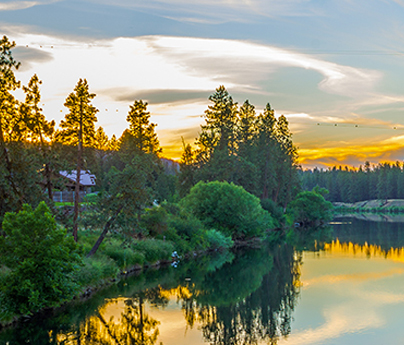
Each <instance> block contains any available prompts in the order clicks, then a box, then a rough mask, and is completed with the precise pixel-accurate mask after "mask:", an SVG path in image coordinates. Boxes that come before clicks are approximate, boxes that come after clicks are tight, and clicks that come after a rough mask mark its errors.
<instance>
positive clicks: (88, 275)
mask: <svg viewBox="0 0 404 345" xmlns="http://www.w3.org/2000/svg"><path fill="white" fill-rule="evenodd" d="M118 273H119V268H118V265H117V263H116V262H115V261H114V260H113V259H111V258H110V257H108V256H105V255H94V256H92V257H91V258H85V259H84V265H83V266H82V267H80V268H79V269H78V270H77V271H76V272H75V273H74V275H73V277H74V279H75V280H76V281H77V282H78V283H79V284H80V286H81V287H98V286H101V285H103V284H105V282H106V281H108V280H110V279H111V278H116V276H117V275H118Z"/></svg>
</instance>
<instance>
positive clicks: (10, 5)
mask: <svg viewBox="0 0 404 345" xmlns="http://www.w3.org/2000/svg"><path fill="white" fill-rule="evenodd" d="M56 1H60V0H48V1H6V2H1V3H0V11H17V10H25V9H27V8H30V7H34V6H38V5H44V4H49V3H53V2H56Z"/></svg>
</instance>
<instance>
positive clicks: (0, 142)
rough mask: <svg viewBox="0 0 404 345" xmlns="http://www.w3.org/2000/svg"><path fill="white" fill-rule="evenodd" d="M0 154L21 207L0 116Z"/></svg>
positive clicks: (20, 197) (20, 198)
mask: <svg viewBox="0 0 404 345" xmlns="http://www.w3.org/2000/svg"><path fill="white" fill-rule="evenodd" d="M0 156H3V157H4V162H5V164H6V169H7V172H8V174H7V176H6V178H7V180H8V181H9V182H10V184H11V188H12V189H13V191H14V193H15V195H16V197H18V205H19V207H20V208H21V207H22V204H23V200H22V198H23V196H22V194H21V193H20V191H19V190H18V188H17V186H16V185H15V183H14V180H13V177H12V176H13V172H12V167H11V161H10V157H9V156H8V151H7V147H6V143H5V141H4V136H3V124H2V118H1V116H0Z"/></svg>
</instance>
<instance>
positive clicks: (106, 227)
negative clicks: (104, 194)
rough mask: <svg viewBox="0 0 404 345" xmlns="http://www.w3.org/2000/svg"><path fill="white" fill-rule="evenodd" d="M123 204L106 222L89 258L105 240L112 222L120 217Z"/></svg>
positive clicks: (88, 255)
mask: <svg viewBox="0 0 404 345" xmlns="http://www.w3.org/2000/svg"><path fill="white" fill-rule="evenodd" d="M122 208H123V206H121V207H119V208H118V210H117V211H116V212H115V214H114V215H113V216H112V217H111V218H109V219H108V221H107V222H106V223H105V226H104V230H103V231H102V233H101V235H100V237H98V240H97V242H95V244H94V246H93V248H91V250H90V252H89V253H88V254H87V257H88V258H89V257H90V256H92V255H94V254H95V253H96V252H97V250H98V247H99V246H100V245H101V243H102V241H103V240H104V238H105V236H106V235H107V233H108V231H109V228H110V227H111V225H112V223H113V222H114V221H115V219H116V217H118V215H119V213H120V212H121V211H122Z"/></svg>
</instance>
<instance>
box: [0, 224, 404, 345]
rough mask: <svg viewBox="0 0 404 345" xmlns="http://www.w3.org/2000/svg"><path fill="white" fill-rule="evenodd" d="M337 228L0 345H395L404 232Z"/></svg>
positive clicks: (39, 322)
mask: <svg viewBox="0 0 404 345" xmlns="http://www.w3.org/2000/svg"><path fill="white" fill-rule="evenodd" d="M332 227H333V231H330V230H323V231H321V232H319V233H317V234H315V235H312V236H307V235H302V236H301V237H300V238H295V239H290V240H291V242H293V241H294V243H295V244H294V245H293V246H292V245H287V244H282V245H279V246H276V247H273V248H262V249H253V250H244V251H242V252H239V253H237V254H236V255H232V254H226V255H216V256H215V257H213V258H212V257H210V258H208V257H203V258H198V259H197V260H194V261H192V262H185V263H181V264H180V265H179V266H178V267H177V268H174V267H167V268H164V269H161V270H159V271H149V272H147V273H146V274H141V275H138V276H133V277H130V278H128V279H126V280H124V281H121V282H120V283H119V284H116V285H113V286H111V287H109V288H107V289H104V290H103V291H100V292H99V293H97V294H95V295H94V296H93V297H92V298H91V299H89V300H87V301H76V302H75V303H73V304H71V305H69V306H66V307H65V308H64V309H63V310H61V311H58V312H54V313H52V314H51V315H50V313H48V314H49V315H44V316H42V317H38V318H36V319H35V320H29V321H26V322H22V323H21V324H19V325H18V326H17V327H15V328H10V329H6V330H4V331H3V332H0V344H7V343H9V344H26V343H28V342H29V343H31V344H150V345H151V344H156V345H159V344H165V345H169V344H176V345H180V344H184V345H185V344H237V345H238V344H240V345H244V344H287V345H290V344H299V345H300V344H392V343H399V342H400V339H402V338H403V336H404V327H403V326H402V320H403V319H404V292H403V289H402V287H403V286H404V249H403V247H404V223H398V222H397V223H395V222H393V221H391V220H390V221H385V222H371V221H365V220H360V219H353V218H340V219H336V220H335V221H334V224H333V225H332ZM45 314H46V313H45Z"/></svg>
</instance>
